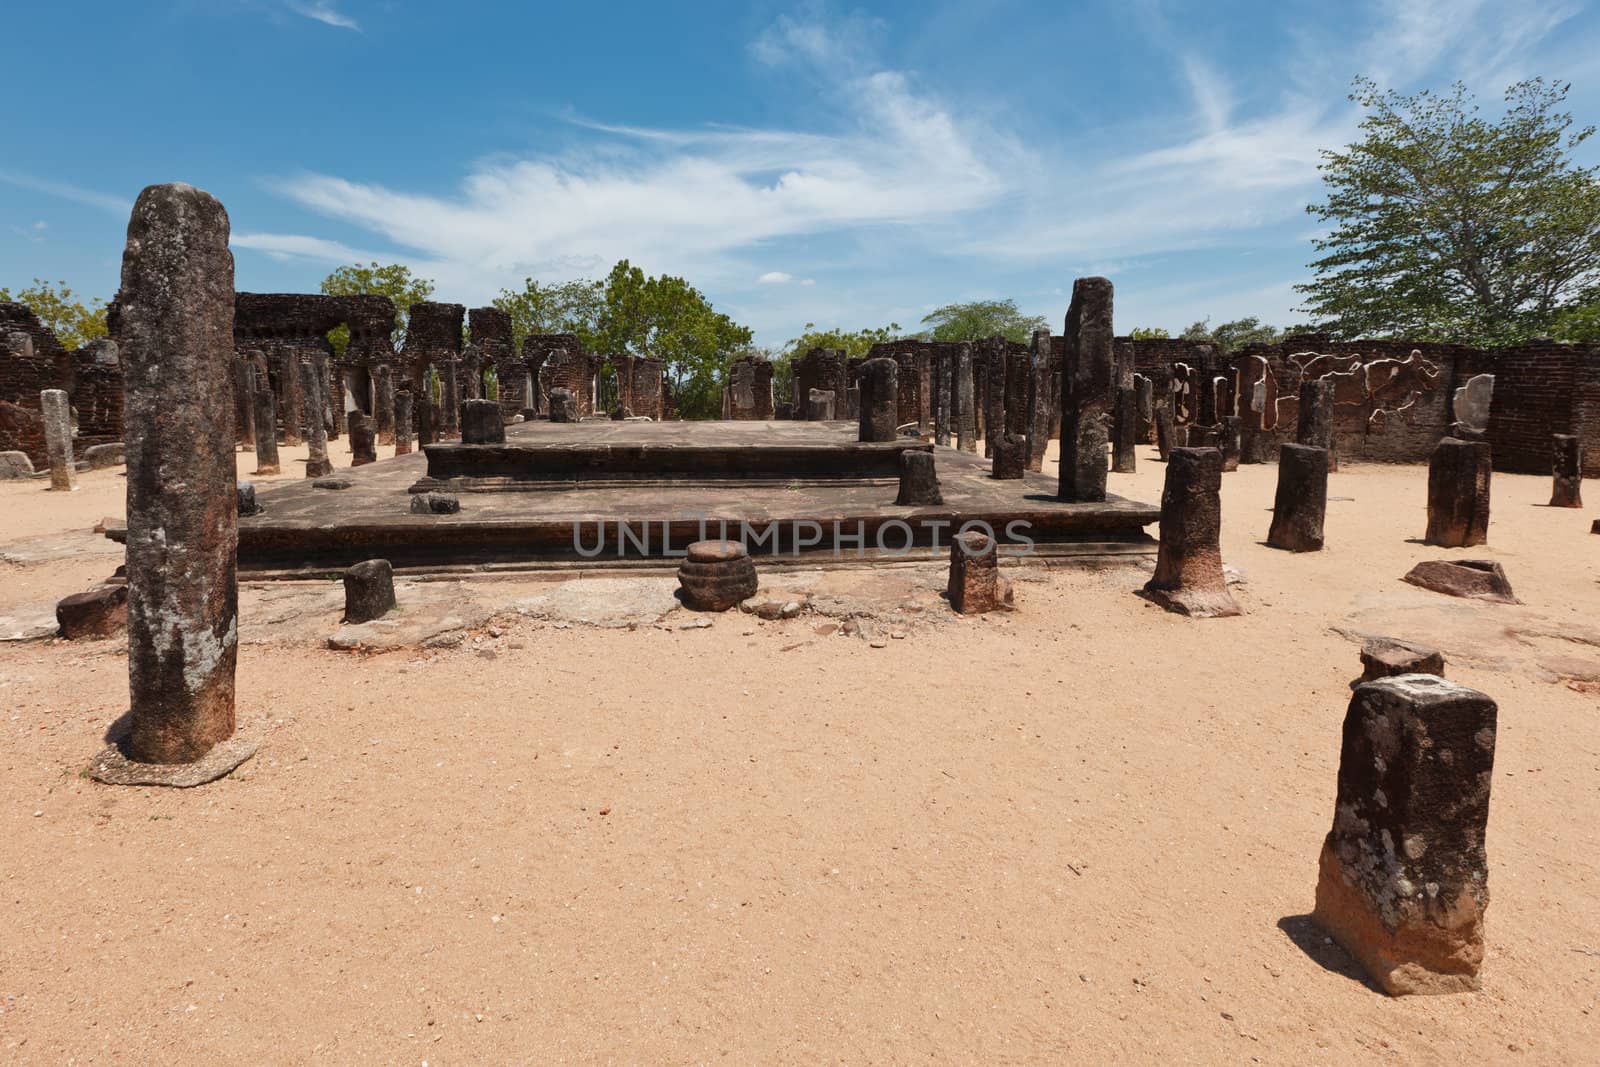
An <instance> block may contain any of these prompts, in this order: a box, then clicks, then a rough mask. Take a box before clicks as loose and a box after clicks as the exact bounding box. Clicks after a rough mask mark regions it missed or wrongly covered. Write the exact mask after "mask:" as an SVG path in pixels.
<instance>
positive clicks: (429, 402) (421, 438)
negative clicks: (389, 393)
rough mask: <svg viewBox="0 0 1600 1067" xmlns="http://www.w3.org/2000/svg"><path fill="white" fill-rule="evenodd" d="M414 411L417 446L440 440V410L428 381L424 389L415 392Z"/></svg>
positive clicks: (424, 384)
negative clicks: (434, 400)
mask: <svg viewBox="0 0 1600 1067" xmlns="http://www.w3.org/2000/svg"><path fill="white" fill-rule="evenodd" d="M411 404H412V412H413V414H414V416H415V418H416V424H417V447H418V448H421V447H422V446H423V445H431V444H435V443H437V442H438V440H439V412H438V407H437V405H435V404H434V402H433V393H432V392H431V391H430V390H429V388H428V385H427V383H426V381H424V383H423V386H422V391H421V392H419V393H416V394H414V399H413V400H412V402H411Z"/></svg>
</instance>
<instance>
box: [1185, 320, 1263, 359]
mask: <svg viewBox="0 0 1600 1067" xmlns="http://www.w3.org/2000/svg"><path fill="white" fill-rule="evenodd" d="M1178 336H1179V337H1181V338H1183V339H1184V340H1185V341H1202V342H1208V343H1210V344H1214V345H1216V346H1217V347H1218V348H1220V349H1221V350H1222V351H1224V352H1237V351H1239V349H1241V348H1243V347H1244V346H1245V345H1248V344H1255V343H1260V344H1268V345H1270V344H1271V343H1272V342H1274V341H1276V340H1277V339H1278V338H1280V337H1282V336H1283V331H1282V330H1280V329H1278V328H1277V327H1276V326H1268V325H1266V324H1265V323H1263V322H1262V321H1261V320H1260V319H1258V318H1256V317H1255V316H1254V315H1251V316H1249V317H1248V318H1243V319H1234V320H1233V321H1232V322H1224V323H1222V324H1221V325H1219V326H1212V325H1211V320H1210V319H1201V320H1200V321H1199V322H1196V323H1191V324H1190V325H1189V327H1188V328H1187V329H1185V330H1184V331H1183V333H1181V334H1179V335H1178Z"/></svg>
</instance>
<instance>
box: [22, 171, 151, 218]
mask: <svg viewBox="0 0 1600 1067" xmlns="http://www.w3.org/2000/svg"><path fill="white" fill-rule="evenodd" d="M0 182H4V183H6V184H7V185H14V186H16V187H17V188H19V189H30V190H32V191H33V192H36V193H44V194H45V195H46V196H53V197H57V198H58V199H61V200H70V201H72V202H73V203H75V204H83V205H84V206H85V207H92V208H97V209H99V210H101V211H104V212H107V213H109V214H112V215H121V216H122V217H124V218H126V217H127V216H128V215H130V214H131V213H132V212H133V201H132V200H123V199H121V198H119V197H115V196H107V195H105V194H104V193H97V192H95V191H94V190H92V189H85V188H83V187H82V186H78V185H72V184H70V183H68V182H58V181H52V180H51V179H49V178H37V177H34V176H33V175H32V174H25V173H23V172H22V171H15V170H0Z"/></svg>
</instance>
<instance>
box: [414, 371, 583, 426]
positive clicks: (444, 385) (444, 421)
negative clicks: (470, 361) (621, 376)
mask: <svg viewBox="0 0 1600 1067" xmlns="http://www.w3.org/2000/svg"><path fill="white" fill-rule="evenodd" d="M569 395H570V394H569ZM439 436H440V437H441V438H442V439H445V440H455V439H456V438H458V437H460V436H461V361H460V360H459V359H447V360H445V361H444V367H443V369H442V370H441V371H440V374H439Z"/></svg>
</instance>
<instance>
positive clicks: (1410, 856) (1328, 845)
mask: <svg viewBox="0 0 1600 1067" xmlns="http://www.w3.org/2000/svg"><path fill="white" fill-rule="evenodd" d="M1496 715H1497V709H1496V707H1495V702H1494V701H1493V700H1491V699H1490V698H1489V697H1487V696H1485V695H1484V694H1483V693H1479V692H1477V691H1475V690H1472V689H1468V688H1466V687H1465V686H1460V685H1456V684H1454V683H1452V682H1447V681H1445V680H1444V679H1442V678H1437V677H1434V676H1432V675H1425V674H1408V675H1401V676H1399V677H1395V678H1385V679H1382V680H1379V681H1374V682H1368V683H1365V684H1363V685H1361V686H1358V687H1357V689H1356V691H1355V694H1354V696H1352V698H1351V700H1350V706H1349V709H1348V711H1347V712H1346V714H1345V720H1344V741H1343V747H1342V749H1341V751H1340V757H1339V778H1338V796H1337V800H1336V802H1335V809H1334V819H1333V829H1332V830H1331V831H1329V833H1328V836H1327V839H1326V840H1325V842H1324V843H1323V846H1322V855H1321V858H1320V861H1319V877H1318V881H1317V897H1316V908H1315V910H1314V912H1313V913H1312V919H1313V921H1314V922H1316V923H1317V925H1319V926H1321V927H1322V928H1323V929H1324V930H1326V931H1327V932H1328V933H1329V934H1330V935H1331V936H1332V937H1333V938H1334V940H1336V941H1337V942H1339V944H1340V945H1342V946H1343V947H1344V949H1345V950H1346V951H1347V952H1349V953H1350V954H1351V955H1352V956H1354V957H1355V958H1356V960H1357V961H1359V962H1360V963H1361V965H1362V966H1363V967H1364V968H1365V969H1366V971H1367V972H1368V973H1369V974H1370V975H1371V976H1372V978H1373V980H1374V981H1376V982H1377V983H1378V984H1379V985H1380V986H1382V987H1383V989H1384V991H1385V992H1388V993H1390V994H1391V995H1399V994H1407V993H1454V992H1461V991H1466V990H1472V989H1476V988H1478V969H1479V967H1480V965H1481V964H1482V961H1483V913H1484V910H1485V909H1486V908H1487V906H1488V903H1489V889H1488V860H1487V857H1486V855H1485V853H1484V831H1485V828H1486V826H1487V823H1488V817H1489V785H1490V779H1491V775H1492V773H1493V769H1494V748H1495V730H1496Z"/></svg>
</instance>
